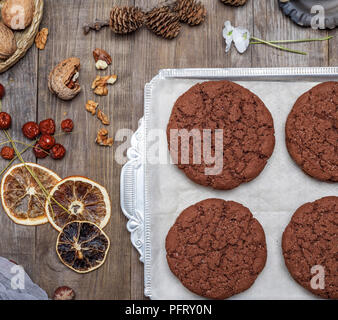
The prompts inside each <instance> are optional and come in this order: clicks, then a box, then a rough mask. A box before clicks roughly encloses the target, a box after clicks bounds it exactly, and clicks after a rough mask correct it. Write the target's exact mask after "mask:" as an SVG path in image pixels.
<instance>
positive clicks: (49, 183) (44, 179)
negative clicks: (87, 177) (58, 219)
mask: <svg viewBox="0 0 338 320" xmlns="http://www.w3.org/2000/svg"><path fill="white" fill-rule="evenodd" d="M26 166H27V167H29V169H30V170H31V171H32V172H33V173H34V174H35V175H36V177H37V178H38V179H39V180H40V182H41V183H42V185H43V186H44V187H45V189H46V190H47V191H48V192H49V191H50V190H51V189H52V188H53V187H54V186H55V184H56V183H57V182H58V181H60V180H61V178H60V177H59V176H58V175H57V174H56V173H55V172H53V171H51V170H49V169H47V168H45V167H42V166H40V165H38V164H35V163H26ZM1 202H2V206H3V208H4V210H5V212H6V213H7V215H8V216H9V217H10V218H11V219H12V220H13V221H14V222H15V223H17V224H23V225H27V226H36V225H40V224H44V223H47V222H48V219H47V216H46V213H45V202H46V195H45V193H44V192H43V191H42V190H41V188H40V186H39V185H38V184H37V182H36V181H35V180H34V178H33V177H32V175H31V174H30V173H29V171H28V170H27V168H26V167H25V165H24V164H23V163H20V164H17V165H14V166H12V167H11V168H9V170H8V171H7V172H6V174H5V175H4V176H3V178H2V181H1Z"/></svg>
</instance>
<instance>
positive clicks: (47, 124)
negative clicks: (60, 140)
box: [39, 119, 55, 135]
mask: <svg viewBox="0 0 338 320" xmlns="http://www.w3.org/2000/svg"><path fill="white" fill-rule="evenodd" d="M39 129H40V132H41V133H42V134H49V135H53V134H54V133H55V122H54V120H53V119H46V120H43V121H41V122H40V124H39Z"/></svg>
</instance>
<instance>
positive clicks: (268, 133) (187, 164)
mask: <svg viewBox="0 0 338 320" xmlns="http://www.w3.org/2000/svg"><path fill="white" fill-rule="evenodd" d="M182 129H183V131H184V129H186V132H188V133H192V132H194V131H195V133H196V131H197V133H199V134H200V139H199V141H200V145H199V144H198V143H196V142H195V141H194V139H193V138H190V139H189V140H188V139H185V141H187V143H183V142H182V141H183V139H182V138H179V139H178V138H176V135H177V137H178V135H179V134H180V133H181V132H182ZM178 131H179V133H177V132H178ZM208 131H209V134H210V136H209V137H208ZM274 133H275V131H274V126H273V120H272V117H271V114H270V112H269V110H268V109H267V108H266V107H265V105H264V103H263V102H262V101H261V100H260V99H259V98H258V97H257V96H256V95H255V94H253V93H252V92H250V91H249V90H247V89H245V88H244V87H242V86H240V85H238V84H236V83H233V82H230V81H208V82H204V83H200V84H196V85H195V86H193V87H192V88H190V89H189V90H188V91H187V92H186V93H184V94H183V95H182V96H181V97H179V98H178V99H177V101H176V103H175V105H174V107H173V110H172V113H171V116H170V120H169V123H168V127H167V139H168V146H169V150H170V153H171V156H172V158H173V161H174V163H175V164H177V165H178V167H179V168H180V169H182V170H183V171H184V173H185V174H186V175H187V177H188V178H190V179H191V180H193V181H194V182H196V183H198V184H201V185H204V186H211V187H213V188H215V189H223V190H229V189H233V188H235V187H237V186H239V185H240V184H241V183H243V182H249V181H251V180H253V179H254V178H256V177H257V176H258V175H259V174H260V172H261V171H262V170H263V169H264V167H265V165H266V163H267V160H268V159H269V158H270V156H271V154H272V152H273V149H274V146H275V136H274ZM171 140H172V141H175V143H173V142H172V141H171ZM177 141H178V143H176V142H177ZM194 147H195V149H194ZM187 149H189V150H188V151H187ZM196 150H197V152H195V151H196ZM202 150H203V152H202ZM205 150H209V152H208V153H206V155H207V156H205ZM198 151H200V155H199V156H196V158H194V156H195V155H196V154H198ZM184 152H187V154H188V156H184ZM212 157H215V159H214V160H213V159H212ZM198 160H200V161H198ZM212 168H213V169H214V170H212V171H210V169H212Z"/></svg>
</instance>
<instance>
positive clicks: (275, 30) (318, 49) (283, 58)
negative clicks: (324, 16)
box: [252, 1, 328, 67]
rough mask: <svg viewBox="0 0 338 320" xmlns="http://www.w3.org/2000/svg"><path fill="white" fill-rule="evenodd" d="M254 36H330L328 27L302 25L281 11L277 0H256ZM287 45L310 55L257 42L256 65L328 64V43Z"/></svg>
mask: <svg viewBox="0 0 338 320" xmlns="http://www.w3.org/2000/svg"><path fill="white" fill-rule="evenodd" d="M253 6H254V10H253V14H254V17H255V26H254V33H253V34H254V35H255V36H256V37H258V38H262V39H266V40H280V39H307V38H318V37H324V36H326V35H327V31H325V30H313V29H311V28H302V27H300V26H298V25H296V24H294V23H293V22H292V21H291V20H290V19H289V18H287V17H286V16H284V15H283V13H282V12H281V11H280V9H279V6H278V2H277V1H253ZM285 46H287V47H290V48H293V49H296V50H300V51H305V52H307V53H308V55H306V56H303V55H298V54H294V53H289V52H283V51H280V50H276V49H274V48H270V47H268V46H265V45H255V46H254V48H253V49H252V50H253V56H252V61H253V67H293V66H294V67H296V66H298V67H302V66H308V67H312V66H327V65H328V42H327V41H326V42H311V43H297V44H287V45H285Z"/></svg>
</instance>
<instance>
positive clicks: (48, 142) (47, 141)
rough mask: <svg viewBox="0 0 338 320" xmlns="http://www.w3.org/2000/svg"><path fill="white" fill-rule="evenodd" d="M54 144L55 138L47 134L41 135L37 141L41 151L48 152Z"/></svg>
mask: <svg viewBox="0 0 338 320" xmlns="http://www.w3.org/2000/svg"><path fill="white" fill-rule="evenodd" d="M54 144H55V138H54V137H53V136H50V135H49V134H43V135H42V136H41V137H40V139H39V145H40V146H41V147H42V149H45V150H49V149H51V148H52V147H53V146H54Z"/></svg>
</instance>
